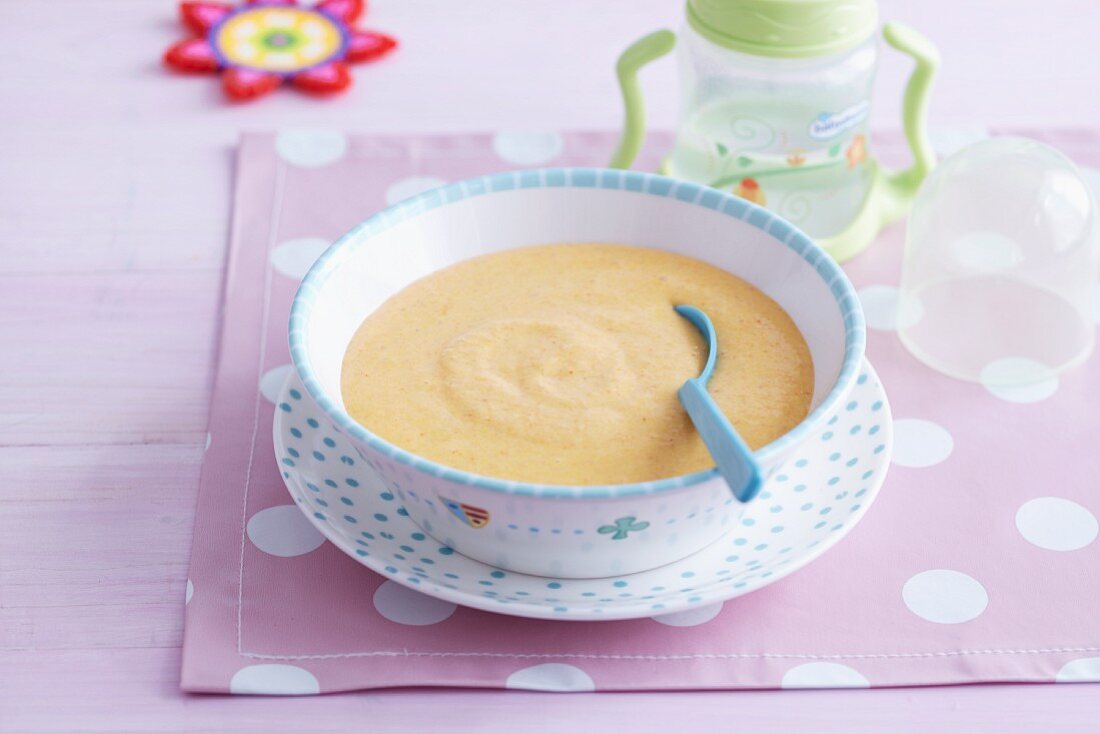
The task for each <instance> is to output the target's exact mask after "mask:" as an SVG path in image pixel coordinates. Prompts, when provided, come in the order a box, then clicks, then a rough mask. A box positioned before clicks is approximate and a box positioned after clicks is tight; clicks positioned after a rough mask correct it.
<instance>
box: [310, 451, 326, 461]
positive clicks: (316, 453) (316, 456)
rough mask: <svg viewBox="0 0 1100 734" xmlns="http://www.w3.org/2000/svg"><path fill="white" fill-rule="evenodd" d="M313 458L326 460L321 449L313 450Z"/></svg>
mask: <svg viewBox="0 0 1100 734" xmlns="http://www.w3.org/2000/svg"><path fill="white" fill-rule="evenodd" d="M313 458H314V459H317V461H324V460H325V455H324V454H322V453H321V452H320V451H314V452H313Z"/></svg>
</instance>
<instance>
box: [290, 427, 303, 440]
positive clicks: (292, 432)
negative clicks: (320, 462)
mask: <svg viewBox="0 0 1100 734" xmlns="http://www.w3.org/2000/svg"><path fill="white" fill-rule="evenodd" d="M290 435H291V436H294V438H301V437H302V432H301V431H299V430H298V429H297V428H291V429H290Z"/></svg>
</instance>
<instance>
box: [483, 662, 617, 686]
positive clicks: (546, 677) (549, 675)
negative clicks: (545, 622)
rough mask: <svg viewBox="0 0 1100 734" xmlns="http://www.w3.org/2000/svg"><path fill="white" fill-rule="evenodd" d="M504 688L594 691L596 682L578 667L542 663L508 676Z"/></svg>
mask: <svg viewBox="0 0 1100 734" xmlns="http://www.w3.org/2000/svg"><path fill="white" fill-rule="evenodd" d="M504 686H505V687H506V688H518V689H523V690H527V691H594V690H596V684H595V683H593V682H592V679H591V678H590V677H589V676H588V673H585V672H584V671H583V670H581V669H580V668H578V667H576V666H575V665H565V664H564V663H543V664H542V665H532V666H531V667H530V668H522V669H520V670H517V671H516V672H514V673H512V674H511V675H510V676H508V680H507V681H506V682H505V684H504Z"/></svg>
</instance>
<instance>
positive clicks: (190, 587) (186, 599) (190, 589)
mask: <svg viewBox="0 0 1100 734" xmlns="http://www.w3.org/2000/svg"><path fill="white" fill-rule="evenodd" d="M194 595H195V585H194V584H193V583H191V579H187V588H186V589H184V592H183V603H184V604H190V603H191V597H193V596H194Z"/></svg>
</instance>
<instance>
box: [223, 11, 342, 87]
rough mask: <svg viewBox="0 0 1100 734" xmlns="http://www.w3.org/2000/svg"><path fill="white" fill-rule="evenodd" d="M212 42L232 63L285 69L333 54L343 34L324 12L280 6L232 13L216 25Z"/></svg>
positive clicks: (302, 66) (312, 63)
mask: <svg viewBox="0 0 1100 734" xmlns="http://www.w3.org/2000/svg"><path fill="white" fill-rule="evenodd" d="M213 42H214V45H215V46H216V47H217V49H218V52H219V53H221V55H222V56H223V57H224V58H225V60H226V61H228V62H229V63H230V64H231V65H233V66H244V67H247V68H250V69H256V70H258V71H271V72H277V73H289V72H295V71H301V70H302V69H306V68H308V67H310V66H316V65H317V64H320V63H323V62H325V61H327V60H329V59H331V58H333V57H334V56H336V55H337V54H338V53H339V52H340V50H341V48H342V47H343V43H344V37H343V34H342V33H341V32H340V28H339V27H338V26H337V25H336V23H334V22H333V21H332V19H331V18H329V17H328V16H326V15H323V14H321V13H318V12H315V11H313V10H306V9H305V8H294V7H285V6H280V7H258V8H249V9H246V10H242V11H240V12H238V13H235V14H233V15H232V16H230V17H229V18H228V19H227V20H226V21H225V22H224V23H222V24H221V26H219V27H218V29H217V31H216V33H215V37H214V39H213Z"/></svg>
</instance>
